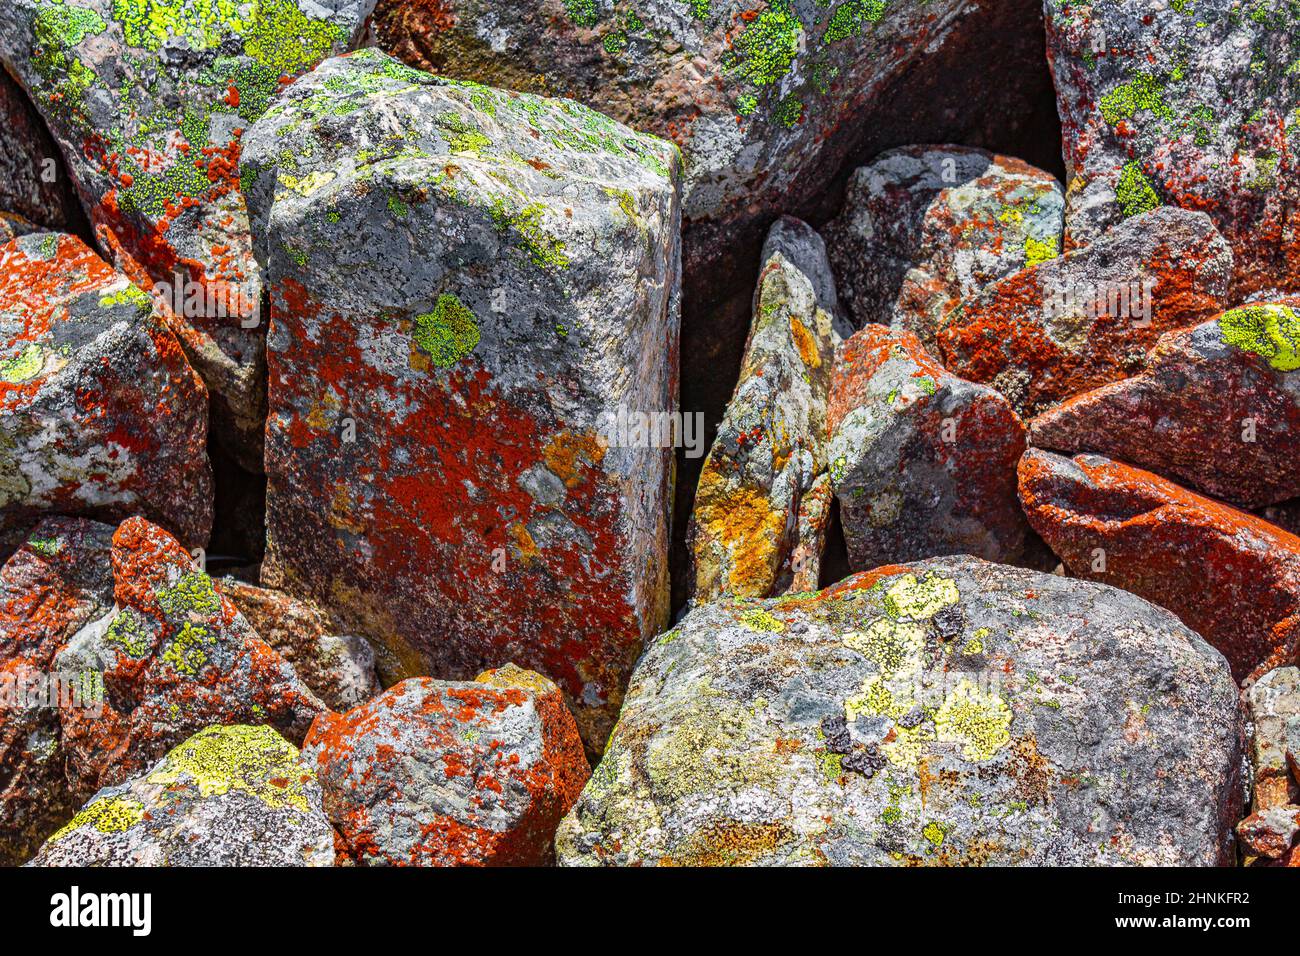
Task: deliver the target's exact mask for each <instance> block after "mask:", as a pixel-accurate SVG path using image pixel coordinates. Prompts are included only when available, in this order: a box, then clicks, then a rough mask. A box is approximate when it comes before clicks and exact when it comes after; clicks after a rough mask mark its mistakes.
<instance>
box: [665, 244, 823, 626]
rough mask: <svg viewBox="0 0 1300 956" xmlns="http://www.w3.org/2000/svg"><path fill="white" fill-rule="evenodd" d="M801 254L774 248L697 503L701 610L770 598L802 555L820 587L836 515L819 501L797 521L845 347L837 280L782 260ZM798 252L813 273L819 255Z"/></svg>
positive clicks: (819, 468) (818, 458)
mask: <svg viewBox="0 0 1300 956" xmlns="http://www.w3.org/2000/svg"><path fill="white" fill-rule="evenodd" d="M805 228H806V227H805ZM784 232H785V234H786V235H787V236H789V235H791V234H793V233H794V227H790V226H787V227H785V229H784ZM793 245H794V243H793V242H787V241H786V239H784V238H782V237H781V236H779V235H778V236H775V237H774V241H772V242H770V243H769V249H771V255H770V257H769V258H768V259H767V261H766V263H765V264H764V266H763V270H762V272H761V274H760V276H759V285H758V289H757V290H756V292H755V294H754V320H753V325H752V327H751V329H750V333H749V341H748V343H747V344H746V346H745V358H744V361H743V363H742V364H741V368H740V380H739V382H738V383H737V385H736V393H735V395H734V396H733V397H732V400H731V404H730V405H728V406H727V412H726V415H725V416H724V417H723V420H722V423H721V424H720V425H719V426H718V437H717V439H716V440H715V441H714V443H713V447H712V448H711V449H710V450H709V454H708V457H707V458H706V459H705V462H704V468H703V471H702V472H701V474H700V481H699V485H698V487H697V489H696V492H695V513H694V514H693V515H692V526H691V531H690V533H689V537H690V541H691V546H692V558H693V561H692V565H693V571H694V587H693V591H692V599H693V600H695V601H697V602H708V601H713V600H716V599H717V598H718V597H720V596H721V595H724V594H728V595H733V596H736V597H770V596H771V595H773V594H774V593H777V584H778V579H779V578H781V577H782V572H783V570H786V569H789V568H792V567H793V566H792V564H791V561H792V556H793V552H794V551H795V550H796V548H799V547H800V546H801V545H802V548H803V552H804V553H803V554H801V556H800V561H801V564H800V567H799V568H798V570H799V571H800V572H802V575H801V576H802V577H809V576H811V578H812V580H814V581H815V580H816V569H817V567H819V566H820V560H821V552H820V548H818V547H817V545H816V541H817V539H818V538H819V537H820V536H821V535H822V534H823V533H824V531H825V526H826V520H827V518H828V516H829V511H828V510H827V509H825V508H822V507H818V505H817V504H816V502H815V501H812V502H810V507H809V508H808V509H807V510H806V512H805V515H804V517H805V518H807V520H808V522H809V526H807V527H803V528H801V527H800V520H799V519H800V511H801V508H802V507H803V500H804V496H805V495H809V494H810V493H811V491H812V488H813V484H814V482H815V481H816V480H817V478H818V476H819V475H821V474H824V472H825V470H826V398H827V393H828V392H829V390H830V383H831V364H832V361H833V359H834V355H835V346H836V343H837V341H838V338H839V337H838V335H837V334H836V332H835V330H834V327H833V326H834V318H833V317H834V312H833V311H828V309H827V308H826V306H830V309H831V310H833V309H834V307H835V305H834V298H835V293H834V285H833V283H831V284H830V285H829V286H828V285H827V281H828V273H829V269H827V268H825V267H824V265H823V267H822V268H820V269H818V268H817V267H816V266H815V265H812V266H810V269H809V272H810V273H811V277H810V275H809V273H806V272H804V271H803V269H800V268H799V266H797V265H796V264H795V262H793V261H791V260H790V259H789V258H787V257H786V255H785V253H784V251H782V248H783V247H785V248H789V247H790V246H793ZM791 251H792V254H794V255H795V256H796V257H798V258H799V259H802V260H804V261H810V260H811V261H812V262H814V263H815V262H816V259H817V256H816V251H817V250H815V249H810V250H807V249H806V250H805V251H811V252H812V255H801V254H800V252H799V251H796V250H791ZM820 260H821V262H822V263H823V264H824V263H825V253H824V251H823V252H822V253H821V256H820ZM814 278H819V279H820V280H821V281H820V282H818V284H817V285H815V284H814V281H813V280H814ZM818 285H820V286H821V292H820V294H819V292H818ZM807 562H816V565H815V566H812V567H809V566H808V564H807ZM793 573H794V572H793V571H790V574H791V575H793Z"/></svg>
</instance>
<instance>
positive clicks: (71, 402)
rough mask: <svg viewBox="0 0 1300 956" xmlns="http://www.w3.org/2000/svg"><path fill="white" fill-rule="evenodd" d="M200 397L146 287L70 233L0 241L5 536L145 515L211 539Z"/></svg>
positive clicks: (0, 517) (1, 523)
mask: <svg viewBox="0 0 1300 956" xmlns="http://www.w3.org/2000/svg"><path fill="white" fill-rule="evenodd" d="M207 424H208V396H207V391H206V389H204V387H203V382H202V381H201V380H200V379H199V377H198V376H197V375H196V374H195V373H194V370H193V369H191V368H190V366H189V364H188V363H187V362H186V360H185V355H184V353H183V352H182V351H181V348H180V346H179V345H178V344H177V342H176V338H175V336H174V335H172V333H171V332H170V331H168V329H167V328H166V326H165V323H164V320H163V318H162V317H161V315H160V314H159V313H158V311H157V310H156V309H155V308H154V305H153V303H152V302H151V301H150V298H149V296H148V295H146V294H145V293H144V292H143V291H141V290H140V288H139V287H138V286H135V285H133V284H132V283H131V282H130V281H129V280H128V279H127V278H126V276H124V275H123V274H122V273H120V272H117V271H115V270H114V269H113V268H112V267H111V266H109V265H108V264H107V263H105V262H104V261H103V260H101V259H100V258H99V257H98V256H97V255H95V253H94V252H92V251H91V250H90V249H88V248H87V247H86V245H85V244H84V243H83V242H82V241H81V240H80V239H78V238H76V237H75V236H68V235H59V234H56V233H33V234H30V235H25V236H21V237H19V238H17V239H14V240H12V241H10V242H9V243H7V244H6V245H3V246H0V533H3V532H4V531H9V530H12V529H15V528H17V529H19V530H20V531H23V530H25V529H26V528H27V527H29V526H30V525H31V524H32V522H33V521H34V520H35V519H36V518H37V517H39V516H40V515H41V514H43V513H49V512H56V513H64V514H79V515H84V516H86V517H92V518H98V519H103V520H120V519H122V518H125V517H128V516H130V515H133V514H142V515H145V516H146V517H148V518H149V519H151V520H153V521H156V522H158V523H159V524H161V525H163V526H165V527H166V528H168V529H169V530H170V531H172V532H173V533H175V534H176V535H177V536H178V537H179V538H180V539H181V540H182V541H184V542H185V543H186V544H187V545H188V546H189V547H201V546H203V545H206V544H207V542H208V534H209V532H210V530H211V527H212V472H211V468H210V467H209V464H208V455H207Z"/></svg>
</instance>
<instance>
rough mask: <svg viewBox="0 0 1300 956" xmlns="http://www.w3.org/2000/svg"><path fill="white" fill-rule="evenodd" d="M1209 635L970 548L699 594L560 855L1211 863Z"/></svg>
mask: <svg viewBox="0 0 1300 956" xmlns="http://www.w3.org/2000/svg"><path fill="white" fill-rule="evenodd" d="M1242 750H1243V724H1242V715H1241V710H1240V704H1239V702H1238V697H1237V689H1236V687H1235V686H1234V685H1233V682H1232V677H1231V675H1230V674H1229V672H1228V666H1227V664H1226V663H1225V661H1224V660H1223V657H1222V655H1220V654H1219V653H1218V652H1217V651H1215V650H1214V649H1213V648H1212V647H1210V646H1209V645H1207V644H1206V643H1205V642H1204V641H1203V640H1201V639H1200V638H1199V637H1197V636H1196V635H1195V634H1194V633H1192V632H1191V631H1190V630H1189V629H1188V628H1186V627H1184V626H1183V625H1182V624H1180V623H1179V622H1178V621H1177V620H1176V619H1175V618H1174V617H1173V615H1171V614H1169V613H1167V612H1165V611H1163V610H1161V609H1160V608H1157V607H1154V606H1152V605H1150V604H1148V603H1146V602H1145V601H1142V600H1140V599H1138V598H1136V597H1134V596H1132V595H1130V594H1126V593H1125V592H1123V591H1118V590H1116V589H1113V588H1108V587H1104V586H1101V585H1097V584H1092V583H1089V582H1084V581H1074V580H1070V579H1067V578H1062V577H1057V576H1054V575H1045V574H1039V573H1037V572H1032V571H1023V570H1019V569H1015V568H1009V567H1005V566H1001V565H994V564H987V563H985V562H983V561H980V560H978V559H976V558H972V557H968V556H962V557H950V558H939V559H932V560H928V561H922V562H917V563H915V564H911V565H905V566H892V567H885V568H880V569H878V570H875V571H871V572H866V573H863V574H858V575H855V576H853V577H850V578H848V579H847V580H845V581H843V582H842V583H840V584H838V585H836V586H835V587H832V588H829V589H827V590H825V591H822V592H820V593H818V594H815V595H796V596H789V597H786V598H778V599H775V600H768V601H758V602H754V601H751V602H716V603H714V604H710V605H706V606H703V607H699V608H696V609H695V610H693V611H692V612H691V614H690V615H689V616H687V617H686V618H685V619H684V620H683V621H682V622H681V623H680V624H679V625H678V626H677V627H675V628H674V629H673V630H672V631H670V632H668V633H667V634H665V635H664V636H663V637H661V638H660V639H659V640H657V641H655V642H654V644H652V645H651V646H650V648H649V649H648V650H647V652H646V655H645V656H644V657H643V658H642V660H641V662H640V664H639V665H638V667H637V673H636V676H635V677H634V679H633V682H632V684H631V686H630V687H629V690H628V696H627V700H626V704H625V707H624V710H623V714H622V716H621V717H620V719H619V724H618V727H617V728H616V729H615V731H614V734H613V736H612V737H611V739H610V744H609V747H608V749H607V750H606V751H605V756H604V759H603V760H602V761H601V764H600V766H599V767H597V768H596V770H595V771H594V772H593V774H592V777H591V780H590V782H589V783H588V784H587V787H586V789H585V790H584V791H583V795H582V797H581V798H580V799H579V801H578V803H577V805H576V806H575V807H574V809H573V811H572V812H571V813H570V814H569V816H568V817H566V818H565V821H564V823H563V824H562V825H561V827H560V831H559V834H558V835H557V838H556V848H557V853H558V856H559V861H560V863H561V864H570V865H581V864H587V865H593V864H614V865H617V864H685V865H738V864H768V865H772V864H823V865H825V864H829V865H908V864H911V865H927V864H940V865H942V864H948V865H961V864H966V865H970V864H994V865H998V864H1001V865H1008V864H1030V865H1053V864H1055V865H1121V864H1169V865H1212V864H1222V863H1226V862H1227V861H1228V860H1229V859H1230V858H1231V853H1232V827H1233V825H1234V824H1235V823H1236V821H1237V817H1238V810H1239V807H1240V803H1241V781H1240V768H1241V759H1242Z"/></svg>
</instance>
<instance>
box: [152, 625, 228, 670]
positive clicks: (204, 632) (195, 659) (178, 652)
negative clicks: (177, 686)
mask: <svg viewBox="0 0 1300 956" xmlns="http://www.w3.org/2000/svg"><path fill="white" fill-rule="evenodd" d="M216 642H217V640H216V638H215V637H214V636H213V634H212V632H211V631H209V630H208V629H207V628H206V627H202V626H201V625H198V624H195V623H193V622H192V621H186V622H185V624H184V625H183V626H182V627H181V629H180V631H179V632H178V633H177V634H176V636H175V637H173V638H172V639H171V642H170V643H169V644H168V645H167V649H166V650H165V651H163V653H162V659H163V660H164V661H166V662H167V663H168V664H170V665H171V666H172V669H173V670H175V671H176V672H177V673H178V674H184V675H185V676H186V677H197V676H198V675H199V671H200V670H202V669H203V665H204V664H206V663H207V662H208V653H207V651H206V650H205V648H207V647H211V646H212V645H214V644H216Z"/></svg>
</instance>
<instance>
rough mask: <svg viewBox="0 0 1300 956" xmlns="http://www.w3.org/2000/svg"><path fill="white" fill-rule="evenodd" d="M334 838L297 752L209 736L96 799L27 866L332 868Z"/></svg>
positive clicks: (233, 733)
mask: <svg viewBox="0 0 1300 956" xmlns="http://www.w3.org/2000/svg"><path fill="white" fill-rule="evenodd" d="M333 864H334V830H333V828H332V827H331V826H330V822H329V820H327V819H326V818H325V811H324V810H323V809H322V806H321V788H320V784H319V783H317V781H316V775H315V773H314V772H313V770H312V769H311V767H310V766H309V765H307V764H303V763H300V762H299V760H298V749H297V748H296V747H294V746H293V744H291V743H289V742H288V741H286V740H285V739H284V738H283V737H281V736H280V735H279V734H277V733H276V732H275V731H274V730H272V729H271V728H270V727H249V726H246V725H233V726H225V727H210V728H208V729H206V730H202V731H200V732H199V733H197V734H195V735H194V736H193V737H191V738H190V739H189V740H187V741H185V742H184V743H183V744H180V745H179V746H177V747H175V748H173V749H172V750H171V752H169V753H168V754H167V756H166V757H164V758H163V759H162V760H161V761H160V762H159V763H158V764H157V766H155V767H153V769H151V770H150V771H149V772H148V773H146V774H144V775H143V776H140V777H137V778H135V779H133V780H130V781H128V782H126V783H123V784H119V785H118V786H115V787H107V788H105V789H103V790H101V791H100V792H99V793H97V794H95V797H94V799H92V800H91V801H90V802H89V803H87V804H86V805H85V807H83V808H82V809H81V811H80V812H78V813H77V815H76V816H74V817H73V818H72V819H71V820H70V821H68V823H67V825H66V826H64V827H63V828H62V829H60V830H58V831H57V832H55V833H54V834H53V835H52V836H51V837H50V839H49V840H48V841H47V842H46V844H45V846H44V847H42V848H41V851H40V852H39V853H38V854H37V855H36V856H35V857H33V858H32V860H31V862H30V863H29V865H30V866H332V865H333Z"/></svg>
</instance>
